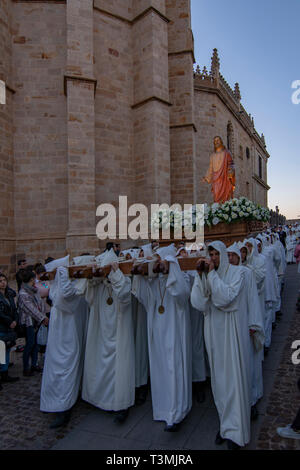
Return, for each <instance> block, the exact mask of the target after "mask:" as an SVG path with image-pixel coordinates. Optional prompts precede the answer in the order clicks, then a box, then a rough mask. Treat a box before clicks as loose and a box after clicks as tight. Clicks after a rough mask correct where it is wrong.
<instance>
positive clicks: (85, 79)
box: [64, 75, 97, 96]
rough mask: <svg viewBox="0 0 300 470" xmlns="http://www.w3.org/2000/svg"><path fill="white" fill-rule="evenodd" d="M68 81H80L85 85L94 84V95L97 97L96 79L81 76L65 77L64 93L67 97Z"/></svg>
mask: <svg viewBox="0 0 300 470" xmlns="http://www.w3.org/2000/svg"><path fill="white" fill-rule="evenodd" d="M68 80H72V81H79V82H83V83H93V84H94V95H96V88H97V80H96V79H95V78H89V77H81V76H80V75H64V93H65V95H66V96H67V94H68V86H67V82H68Z"/></svg>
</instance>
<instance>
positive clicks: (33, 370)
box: [31, 366, 43, 372]
mask: <svg viewBox="0 0 300 470" xmlns="http://www.w3.org/2000/svg"><path fill="white" fill-rule="evenodd" d="M31 372H43V368H42V367H40V366H31Z"/></svg>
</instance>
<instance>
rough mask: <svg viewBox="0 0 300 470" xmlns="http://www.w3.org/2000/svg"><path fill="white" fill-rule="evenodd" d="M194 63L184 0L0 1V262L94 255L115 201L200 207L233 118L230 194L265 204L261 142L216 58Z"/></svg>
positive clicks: (5, 265)
mask: <svg viewBox="0 0 300 470" xmlns="http://www.w3.org/2000/svg"><path fill="white" fill-rule="evenodd" d="M215 56H216V53H215ZM194 62H195V59H194V50H193V34H192V30H191V6H190V0H110V1H107V0H94V1H93V0H1V2H0V80H3V81H4V82H5V84H6V104H5V105H0V180H1V204H0V268H1V269H4V270H5V271H10V272H11V273H12V272H13V270H14V269H15V263H16V259H17V258H20V257H23V256H24V254H26V257H27V259H28V260H29V261H39V260H43V259H44V258H45V257H47V256H53V257H59V256H63V255H65V253H70V254H71V255H76V254H77V255H78V254H80V253H81V252H83V251H84V252H86V251H90V252H97V251H98V249H99V246H100V244H99V243H100V242H99V240H98V239H97V237H96V234H95V228H96V223H97V218H96V208H97V206H98V205H99V204H101V203H111V204H114V205H115V206H117V205H118V198H119V195H126V196H127V197H128V204H129V205H130V204H132V203H134V202H139V203H143V204H146V205H150V204H151V203H163V202H165V203H169V204H171V203H174V202H177V203H180V204H184V203H195V202H204V201H205V200H207V201H208V202H209V198H210V189H209V188H208V187H207V186H203V183H201V181H200V178H201V176H203V174H205V171H206V168H207V166H208V160H209V155H210V153H211V151H212V148H211V147H212V138H213V136H214V135H216V134H220V135H221V136H223V138H226V137H227V136H226V132H227V127H228V126H229V127H228V129H229V131H230V132H229V140H230V139H231V140H230V142H231V143H232V144H231V145H232V147H231V150H232V152H233V155H234V159H235V162H236V166H237V171H238V186H237V193H236V194H237V195H240V194H242V193H245V194H246V195H248V194H249V197H250V198H251V199H253V200H256V201H259V202H261V203H262V204H263V205H266V194H267V188H268V187H267V185H266V180H267V176H266V162H267V159H268V154H267V152H266V148H265V145H264V140H263V138H262V137H259V136H258V135H257V133H256V132H255V130H254V126H253V123H252V121H251V119H249V116H248V115H247V113H246V112H245V111H244V110H243V108H242V106H241V104H240V99H239V98H238V96H237V95H238V94H237V90H234V92H232V90H230V88H229V86H226V85H225V81H224V80H223V78H222V77H221V75H220V74H219V72H218V65H216V64H215V62H216V57H214V60H213V62H214V63H213V65H212V71H211V76H208V77H206V76H204V75H205V74H206V72H205V73H204V74H203V73H202V72H201V71H199V70H198V72H197V71H196V72H194ZM241 111H243V113H241ZM225 143H226V142H225ZM240 147H241V153H239V152H240ZM247 148H249V152H250V156H249V158H248V156H246V153H245V152H246V149H247ZM258 155H259V156H260V157H261V159H262V163H261V167H260V168H261V174H259V170H258V168H257V163H256V159H257V156H258ZM249 169H250V172H249ZM247 183H248V184H247Z"/></svg>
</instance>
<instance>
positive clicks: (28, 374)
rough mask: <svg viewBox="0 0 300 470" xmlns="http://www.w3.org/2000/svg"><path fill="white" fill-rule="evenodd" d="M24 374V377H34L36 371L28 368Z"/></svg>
mask: <svg viewBox="0 0 300 470" xmlns="http://www.w3.org/2000/svg"><path fill="white" fill-rule="evenodd" d="M23 376H24V377H33V376H34V372H33V371H32V370H30V369H28V370H23Z"/></svg>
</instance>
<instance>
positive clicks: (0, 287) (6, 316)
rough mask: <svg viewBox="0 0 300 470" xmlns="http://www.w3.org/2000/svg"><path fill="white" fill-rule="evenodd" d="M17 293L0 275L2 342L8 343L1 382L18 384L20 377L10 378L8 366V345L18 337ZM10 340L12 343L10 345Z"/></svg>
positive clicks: (5, 278) (0, 368) (4, 277)
mask: <svg viewBox="0 0 300 470" xmlns="http://www.w3.org/2000/svg"><path fill="white" fill-rule="evenodd" d="M14 297H15V293H14V291H13V290H12V289H10V288H9V287H8V280H7V277H6V276H5V274H3V273H0V340H2V341H4V342H5V343H6V357H5V364H0V375H1V382H2V383H5V382H16V381H17V380H19V377H9V375H8V366H9V356H10V349H11V347H7V345H8V344H11V345H13V342H14V337H15V339H16V337H17V335H16V334H13V333H14V332H15V328H16V326H17V321H18V314H17V308H16V304H15V299H14ZM8 340H9V341H10V343H8Z"/></svg>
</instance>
